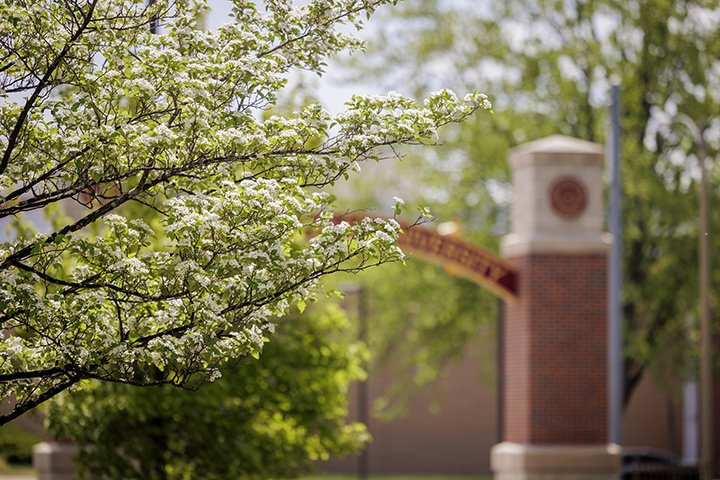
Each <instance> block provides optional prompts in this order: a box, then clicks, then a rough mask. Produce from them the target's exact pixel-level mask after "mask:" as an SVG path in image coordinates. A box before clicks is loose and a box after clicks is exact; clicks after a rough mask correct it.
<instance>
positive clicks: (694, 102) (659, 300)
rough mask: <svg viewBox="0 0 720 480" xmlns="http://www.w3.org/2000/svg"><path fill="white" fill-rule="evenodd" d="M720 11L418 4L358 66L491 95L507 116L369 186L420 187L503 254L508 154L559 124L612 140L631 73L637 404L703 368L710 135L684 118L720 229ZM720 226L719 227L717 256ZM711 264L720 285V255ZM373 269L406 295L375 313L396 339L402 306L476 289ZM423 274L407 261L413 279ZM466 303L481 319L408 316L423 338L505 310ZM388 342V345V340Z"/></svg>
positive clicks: (627, 138)
mask: <svg viewBox="0 0 720 480" xmlns="http://www.w3.org/2000/svg"><path fill="white" fill-rule="evenodd" d="M719 9H720V7H718V5H717V2H714V1H709V0H684V1H680V2H677V1H669V0H650V1H646V0H643V1H628V2H616V1H613V0H573V1H569V2H568V1H558V0H518V1H512V2H478V1H475V0H454V1H452V2H448V1H445V0H417V1H413V2H407V3H405V4H401V5H400V6H399V8H396V9H392V10H387V11H385V17H384V18H383V19H382V20H381V22H379V23H380V25H378V26H377V28H376V29H375V30H373V32H372V33H373V35H370V36H368V42H369V53H368V55H367V56H363V57H362V58H356V59H354V60H353V62H354V63H351V64H350V67H351V68H350V70H351V71H354V72H358V71H361V72H362V73H363V77H362V78H363V79H364V81H368V79H369V78H371V79H373V80H374V81H375V82H378V83H380V84H382V85H383V86H390V87H392V88H397V86H398V85H401V86H402V87H403V89H404V93H406V94H415V95H418V96H420V95H423V94H425V93H426V92H427V91H429V90H433V89H437V88H439V87H441V86H442V87H446V86H451V87H453V88H457V89H473V88H480V89H481V90H483V91H486V92H488V93H489V94H490V95H491V99H492V100H493V104H494V110H495V112H496V114H495V115H494V116H492V117H490V116H477V117H474V118H473V119H471V120H470V121H468V122H465V123H464V124H463V125H460V126H457V127H453V128H454V129H453V130H452V133H451V134H450V135H444V138H449V139H448V140H447V141H446V143H445V145H443V146H442V147H441V148H438V149H434V150H432V151H429V152H427V151H423V152H415V151H406V152H407V154H408V156H410V157H412V160H411V161H404V162H401V163H399V164H397V165H391V166H386V167H385V169H384V171H383V172H380V173H378V172H370V173H369V174H368V176H367V177H366V182H367V184H366V186H365V187H362V186H359V187H358V188H359V190H360V191H361V195H365V196H366V197H367V199H366V204H367V205H368V206H374V207H375V208H382V205H384V204H386V203H387V200H386V197H387V191H388V189H390V188H391V187H392V186H395V187H396V188H405V190H406V193H403V195H405V196H406V197H408V198H409V199H410V200H413V201H416V202H418V203H422V204H426V205H428V206H430V208H431V210H432V211H433V214H434V216H435V217H436V219H437V222H438V223H441V222H445V221H449V220H454V221H457V222H458V223H459V224H460V225H461V226H462V229H463V231H464V234H465V236H466V237H467V238H469V239H471V240H473V241H475V242H476V243H478V244H480V245H483V246H485V247H486V248H490V249H494V248H496V247H497V242H498V240H497V237H498V235H500V234H502V233H505V232H506V231H507V229H508V208H509V204H510V201H511V198H512V193H511V191H510V188H509V174H508V169H507V165H506V159H507V154H508V149H509V148H511V147H513V146H516V145H518V144H522V143H525V142H528V141H531V140H534V139H537V138H541V137H543V136H546V135H550V134H556V133H562V134H566V135H571V136H575V137H579V138H582V139H586V140H590V141H595V142H600V143H602V142H605V141H606V139H607V131H608V122H609V119H608V112H607V105H608V103H609V91H610V79H611V78H614V79H616V80H618V81H619V82H620V83H621V86H622V90H621V100H622V119H621V122H622V130H623V137H622V147H621V156H622V176H623V188H624V195H625V198H624V200H623V215H624V238H623V248H624V277H625V289H624V292H623V309H624V317H625V318H624V321H625V342H626V349H625V401H626V402H628V401H629V399H630V397H631V395H632V392H633V391H634V388H635V387H636V386H637V384H638V383H639V381H640V379H641V378H642V377H643V375H644V374H645V373H646V372H648V371H653V372H654V373H655V374H656V375H655V376H656V379H658V380H660V381H661V382H665V383H668V384H671V385H672V384H676V383H677V382H680V381H682V380H683V379H684V378H687V376H688V375H691V376H692V375H693V373H692V363H693V356H694V355H695V354H696V349H695V347H694V344H695V341H696V335H697V330H696V320H695V318H696V315H697V313H696V305H697V295H698V288H697V273H696V272H697V267H696V265H697V238H698V229H697V214H698V211H697V178H698V175H697V170H698V169H697V162H696V155H697V151H698V145H697V139H696V138H694V135H693V132H692V131H689V129H688V128H687V127H686V126H685V125H684V124H682V123H681V122H679V121H678V118H679V114H682V115H684V116H686V117H687V118H689V119H690V120H691V121H692V123H693V124H694V125H695V126H696V127H698V128H699V129H700V130H702V131H703V132H704V133H705V136H704V138H705V140H706V142H707V147H708V170H709V179H710V191H711V198H710V212H711V219H710V225H711V226H716V225H720V196H718V186H720V164H719V163H718V161H717V160H718V155H719V152H720V95H719V94H718V92H720V75H718V73H717V72H718V71H720V36H718V35H717V30H718V28H720V25H718V23H720V10H719ZM378 185H382V187H380V188H379V187H378ZM408 198H406V199H408ZM378 206H380V207H378ZM718 233H720V232H715V231H713V232H710V235H711V236H712V242H713V245H714V246H715V247H714V248H713V250H714V251H717V250H718V249H720V241H718V240H719V235H718ZM388 268H392V267H388ZM417 268H420V267H417ZM428 268H429V267H428ZM384 271H385V270H383V272H384ZM711 271H712V272H713V275H714V283H715V284H718V282H720V257H718V256H717V255H715V256H714V258H713V268H712V270H711ZM369 275H376V276H374V277H368V278H369V280H368V282H369V283H371V284H372V289H373V290H377V291H382V290H387V291H396V290H397V291H398V292H399V293H397V294H396V295H389V296H388V297H389V298H388V299H386V302H388V303H385V304H384V306H378V307H377V308H376V309H375V310H376V312H377V315H378V318H377V319H374V322H376V323H377V325H378V327H377V328H379V329H384V328H387V329H389V332H391V333H390V334H389V335H388V337H393V336H394V335H397V333H395V332H396V330H397V327H396V320H397V319H399V318H400V316H398V315H396V314H395V313H394V306H395V305H398V304H404V305H406V307H405V308H407V309H408V311H413V310H417V311H421V312H425V311H426V310H427V309H428V308H430V309H432V306H433V305H436V303H435V302H437V299H435V298H432V297H429V298H428V296H427V294H428V293H429V292H434V291H435V290H441V291H442V292H443V293H444V295H445V296H447V298H448V299H453V298H456V297H458V296H462V295H464V294H463V293H461V292H464V291H467V290H468V288H467V287H465V286H463V285H462V282H456V281H455V279H447V280H446V281H444V282H445V283H442V284H441V283H433V284H427V286H425V287H422V286H420V285H418V287H417V288H418V289H417V290H414V289H413V290H410V289H407V290H406V289H404V288H400V289H398V282H397V277H396V276H393V275H385V274H384V273H381V272H380V271H377V272H373V273H370V274H369ZM423 275H424V274H423V273H419V272H418V271H417V270H415V271H413V270H411V271H407V272H406V274H405V275H404V276H403V277H402V283H403V284H407V282H414V281H415V280H416V277H422V276H423ZM438 281H439V282H441V280H438ZM456 289H457V290H456ZM426 300H427V301H426ZM378 301H380V300H378ZM466 303H469V302H466ZM713 303H714V305H717V295H714V297H713ZM446 305H450V306H449V307H448V308H450V309H451V310H457V308H456V307H455V306H454V305H451V301H448V303H447V304H446ZM461 306H462V308H469V309H470V310H468V314H467V315H465V314H463V313H460V312H456V313H455V315H456V318H458V319H459V320H458V321H457V322H445V323H443V322H440V324H442V325H443V326H442V331H443V335H440V336H437V337H434V336H433V335H432V334H431V333H433V332H435V331H436V330H434V329H435V325H432V324H431V323H432V322H430V323H427V322H425V323H424V322H419V323H414V322H413V321H412V317H413V316H412V315H407V317H408V318H407V319H406V320H399V321H400V322H402V321H405V325H406V328H408V329H410V330H413V329H417V330H418V331H423V332H424V333H423V334H416V333H409V334H408V335H409V336H410V338H417V339H420V338H423V341H429V342H436V343H446V342H448V338H461V337H462V335H463V334H467V332H469V331H470V328H469V325H470V324H468V323H467V320H465V319H466V318H469V317H473V318H474V320H473V321H474V322H476V324H478V325H479V324H481V323H482V322H483V321H484V322H488V321H490V319H491V318H492V317H493V316H494V312H493V308H492V305H491V302H484V303H483V302H481V303H478V304H475V305H474V306H471V307H469V306H466V305H465V304H463V305H461ZM386 311H387V312H388V313H386ZM451 330H456V331H457V335H456V336H453V335H452V334H451V333H450V331H451ZM466 338H472V336H471V335H470V336H467V337H466ZM447 345H448V347H447V349H450V348H452V349H456V350H457V351H460V350H461V349H462V345H459V344H457V343H453V342H452V341H450V343H448V344H447ZM378 348H379V349H380V352H379V353H378V355H380V357H382V356H383V355H385V353H384V352H385V350H384V349H385V348H386V347H385V346H384V345H379V346H378ZM404 348H406V349H409V350H415V351H416V352H417V354H416V356H415V360H416V361H417V364H416V366H415V367H414V368H416V369H419V368H421V365H423V364H424V365H432V368H433V369H434V371H435V372H439V371H441V365H442V364H443V363H444V362H445V361H446V360H447V359H448V358H449V357H447V356H446V355H445V354H444V353H445V351H446V350H447V349H446V348H440V349H439V350H440V351H439V352H433V353H429V352H432V349H430V348H429V347H426V346H424V344H423V343H422V342H421V341H418V342H416V343H413V342H412V341H411V342H409V343H407V344H406V345H404ZM430 357H433V358H430ZM408 362H411V361H410V360H408ZM688 372H690V373H688ZM422 381H425V377H424V376H423V378H422Z"/></svg>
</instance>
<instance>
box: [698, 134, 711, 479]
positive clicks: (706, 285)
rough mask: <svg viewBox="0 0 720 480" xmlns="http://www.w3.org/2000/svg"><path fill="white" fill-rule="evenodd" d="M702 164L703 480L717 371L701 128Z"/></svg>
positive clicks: (708, 459)
mask: <svg viewBox="0 0 720 480" xmlns="http://www.w3.org/2000/svg"><path fill="white" fill-rule="evenodd" d="M697 133H698V135H697V137H698V138H697V142H698V145H697V147H698V163H699V166H700V199H699V204H700V205H699V208H700V224H699V235H698V236H699V243H700V245H699V247H700V255H699V259H698V262H699V263H700V265H699V271H700V278H699V281H700V395H701V397H700V415H701V418H702V434H701V435H702V437H701V441H700V443H701V450H702V451H701V463H702V480H712V478H713V454H714V451H713V450H714V449H713V429H714V426H715V425H714V422H713V401H712V399H713V369H712V335H713V332H712V325H711V322H710V232H709V225H708V223H709V222H708V194H707V174H706V172H705V158H706V157H707V146H706V145H705V136H704V133H705V132H704V129H703V128H702V127H700V128H698V132H697Z"/></svg>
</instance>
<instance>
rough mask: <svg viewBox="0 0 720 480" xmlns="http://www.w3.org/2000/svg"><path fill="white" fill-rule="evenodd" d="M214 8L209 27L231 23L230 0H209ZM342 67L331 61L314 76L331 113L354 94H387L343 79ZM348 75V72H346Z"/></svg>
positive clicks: (368, 32)
mask: <svg viewBox="0 0 720 480" xmlns="http://www.w3.org/2000/svg"><path fill="white" fill-rule="evenodd" d="M208 3H209V4H210V6H211V8H212V10H211V11H210V13H209V15H208V16H207V18H206V21H207V26H208V28H210V29H215V28H217V27H219V26H220V25H222V24H223V23H224V22H227V21H230V11H231V5H232V3H231V2H230V1H229V0H209V2H208ZM371 34H372V28H366V29H365V30H363V31H361V32H359V33H358V34H357V35H358V36H359V37H360V38H365V39H367V38H368V35H371ZM341 70H342V67H341V65H339V63H338V62H337V61H333V60H332V59H331V60H330V62H329V64H328V68H327V70H326V74H325V75H323V76H322V77H320V78H317V77H316V76H315V75H313V77H314V79H315V80H316V82H317V96H318V99H319V100H320V101H321V103H322V104H323V106H324V107H325V108H326V109H328V110H329V111H330V112H331V113H333V114H335V113H339V112H340V111H342V110H343V103H344V102H345V101H346V100H348V99H349V98H350V97H351V96H352V95H353V94H360V95H378V94H384V93H387V91H386V90H382V89H381V88H380V87H379V86H378V85H373V84H371V83H370V82H367V81H365V82H364V81H360V80H358V81H354V82H348V81H344V80H342V79H341V77H342V75H341ZM346 73H347V72H346Z"/></svg>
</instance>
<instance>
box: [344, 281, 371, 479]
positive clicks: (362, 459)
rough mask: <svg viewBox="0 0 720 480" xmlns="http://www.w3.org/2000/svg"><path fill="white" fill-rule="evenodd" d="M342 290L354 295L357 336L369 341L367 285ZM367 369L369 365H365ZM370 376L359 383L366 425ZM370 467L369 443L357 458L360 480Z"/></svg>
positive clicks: (359, 417) (359, 405) (360, 412)
mask: <svg viewBox="0 0 720 480" xmlns="http://www.w3.org/2000/svg"><path fill="white" fill-rule="evenodd" d="M341 290H342V291H343V292H344V293H345V294H346V295H352V296H353V297H354V300H355V307H356V308H357V310H356V311H357V316H358V330H357V338H358V340H360V341H361V342H363V343H367V336H368V315H367V299H366V296H367V292H366V289H365V286H364V285H363V284H361V283H350V284H347V285H343V286H342V287H341ZM365 368H366V370H367V365H365ZM367 382H368V377H367V376H366V377H365V380H362V381H360V382H358V383H357V420H358V422H360V423H362V424H363V425H365V426H369V424H368V422H369V420H370V408H369V399H368V383H367ZM369 469H370V455H369V452H368V448H367V445H365V446H364V447H363V449H362V451H361V452H360V454H359V455H358V459H357V478H358V480H367V478H368V472H369Z"/></svg>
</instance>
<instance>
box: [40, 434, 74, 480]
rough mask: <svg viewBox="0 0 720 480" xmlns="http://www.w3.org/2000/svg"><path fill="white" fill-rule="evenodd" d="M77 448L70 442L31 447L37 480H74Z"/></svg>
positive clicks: (41, 444)
mask: <svg viewBox="0 0 720 480" xmlns="http://www.w3.org/2000/svg"><path fill="white" fill-rule="evenodd" d="M77 452H78V447H77V445H75V444H74V443H72V442H42V443H38V444H37V445H35V446H33V466H34V467H35V470H37V480H75V479H76V475H75V457H76V456H77Z"/></svg>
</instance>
